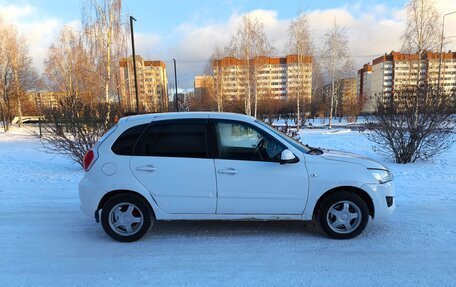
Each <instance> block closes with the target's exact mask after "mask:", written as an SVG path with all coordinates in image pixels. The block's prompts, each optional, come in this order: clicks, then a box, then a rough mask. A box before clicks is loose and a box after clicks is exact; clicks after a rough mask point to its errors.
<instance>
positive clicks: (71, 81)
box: [44, 26, 102, 104]
mask: <svg viewBox="0 0 456 287" xmlns="http://www.w3.org/2000/svg"><path fill="white" fill-rule="evenodd" d="M94 64H95V63H94V62H93V61H92V59H91V57H90V54H89V51H88V50H87V49H86V48H85V47H84V44H83V40H82V35H81V33H80V32H79V31H77V30H75V29H74V28H72V27H69V26H65V27H63V28H62V30H61V31H60V34H59V35H58V37H57V38H56V40H55V41H54V42H53V43H52V44H51V46H50V47H49V49H48V52H47V55H46V58H45V61H44V65H45V71H44V72H45V76H46V77H47V80H48V86H49V87H48V88H49V90H51V91H53V92H57V93H59V94H61V95H62V96H63V97H74V98H75V99H77V100H82V101H83V102H85V103H90V104H93V103H94V102H98V99H97V98H96V97H97V96H96V95H97V94H99V92H101V91H102V89H100V83H99V78H98V77H95V76H94V72H93V69H95V67H94Z"/></svg>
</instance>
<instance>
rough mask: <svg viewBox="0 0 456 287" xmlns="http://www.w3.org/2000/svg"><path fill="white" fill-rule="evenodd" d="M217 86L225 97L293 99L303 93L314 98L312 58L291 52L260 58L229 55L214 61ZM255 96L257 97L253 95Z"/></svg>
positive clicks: (306, 96)
mask: <svg viewBox="0 0 456 287" xmlns="http://www.w3.org/2000/svg"><path fill="white" fill-rule="evenodd" d="M212 68H213V70H214V75H215V86H216V88H217V89H219V92H220V93H221V94H222V97H223V98H224V100H240V99H243V98H244V97H245V95H246V94H247V89H248V87H249V86H250V91H251V95H258V96H259V98H264V97H271V98H274V99H283V100H289V99H292V98H296V96H297V95H298V94H299V96H300V98H302V99H303V100H308V101H310V100H311V91H312V57H311V56H301V57H298V56H297V55H288V56H286V57H283V58H276V57H264V56H260V57H256V58H254V59H252V60H250V61H249V63H247V61H245V60H241V59H237V58H233V57H225V58H222V59H218V60H214V61H213V62H212ZM252 99H253V98H252Z"/></svg>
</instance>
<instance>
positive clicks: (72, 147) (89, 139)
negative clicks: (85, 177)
mask: <svg viewBox="0 0 456 287" xmlns="http://www.w3.org/2000/svg"><path fill="white" fill-rule="evenodd" d="M117 107H118V105H112V107H111V109H110V114H111V118H109V120H108V121H106V117H107V114H108V110H109V109H108V106H107V105H106V104H105V103H95V104H89V103H84V102H83V101H82V100H81V99H80V98H77V97H76V96H74V95H71V96H68V97H62V98H60V99H59V101H58V103H57V106H56V107H46V108H44V109H43V113H44V116H45V118H46V120H47V122H46V124H44V125H43V130H44V132H43V137H42V143H43V146H44V148H45V149H47V150H48V151H49V152H51V153H58V154H63V155H66V156H68V157H69V158H70V159H72V160H73V161H75V162H77V163H79V164H80V165H81V166H82V163H83V159H84V155H85V153H86V152H87V151H88V150H89V149H91V148H92V147H93V146H94V145H95V144H96V142H97V141H98V139H99V138H100V137H101V136H102V135H103V134H104V133H105V132H106V131H107V130H108V129H109V128H110V127H111V126H112V125H114V124H115V121H114V117H116V116H118V115H119V113H118V111H116V110H114V109H115V108H117ZM106 122H107V123H108V124H106Z"/></svg>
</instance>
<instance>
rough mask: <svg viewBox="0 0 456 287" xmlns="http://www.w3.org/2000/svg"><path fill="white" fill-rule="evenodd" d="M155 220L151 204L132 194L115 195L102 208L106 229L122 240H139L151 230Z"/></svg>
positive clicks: (102, 222) (111, 234)
mask: <svg viewBox="0 0 456 287" xmlns="http://www.w3.org/2000/svg"><path fill="white" fill-rule="evenodd" d="M154 222H155V218H154V216H153V213H152V209H151V208H150V206H149V204H148V203H147V202H145V201H144V200H143V199H142V198H140V197H139V196H136V195H132V194H120V195H116V196H113V197H112V198H110V199H109V200H108V201H107V202H106V203H105V205H104V206H103V208H102V210H101V225H102V226H103V229H104V231H105V232H106V234H108V235H109V236H110V237H111V238H113V239H115V240H117V241H120V242H133V241H136V240H139V239H140V238H141V237H143V236H144V235H145V234H146V233H148V232H149V230H150V229H151V228H152V226H153V224H154Z"/></svg>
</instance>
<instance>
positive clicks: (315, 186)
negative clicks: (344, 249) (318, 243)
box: [79, 112, 395, 241]
mask: <svg viewBox="0 0 456 287" xmlns="http://www.w3.org/2000/svg"><path fill="white" fill-rule="evenodd" d="M84 169H85V171H86V173H85V175H84V177H83V179H82V180H81V182H80V184H79V195H80V200H81V209H82V211H83V212H84V213H86V214H87V215H90V216H95V219H96V221H97V222H99V221H100V220H101V223H102V226H103V228H104V230H105V231H106V233H107V234H108V235H109V236H111V237H112V238H114V239H116V240H119V241H135V240H138V239H139V238H141V237H142V236H143V235H144V234H146V233H147V232H148V231H149V229H150V228H151V227H152V226H153V224H154V222H155V220H315V221H316V222H317V223H318V225H319V226H320V228H321V229H322V230H323V231H324V232H325V233H326V234H328V235H329V236H331V237H333V238H338V239H344V238H352V237H355V236H357V235H359V234H360V233H361V232H362V231H363V230H364V228H365V227H366V225H367V223H368V220H369V216H370V217H372V218H375V219H377V218H381V217H385V216H387V215H389V214H391V213H392V212H393V211H394V209H395V202H394V191H393V185H392V182H391V180H392V175H391V173H390V171H389V170H388V169H387V168H386V167H385V166H383V165H381V164H379V163H377V162H375V161H373V160H371V159H369V158H366V157H363V156H359V155H355V154H348V153H344V152H337V151H332V150H324V149H317V148H312V147H309V146H306V145H302V144H301V143H299V142H297V141H295V140H294V139H292V138H290V137H288V136H286V135H284V134H282V133H280V132H278V131H277V130H275V129H274V128H271V127H270V126H269V125H267V124H265V123H262V122H261V121H259V120H257V119H255V118H253V117H249V116H245V115H240V114H230V113H210V112H201V113H200V112H198V113H196V112H195V113H164V114H147V115H139V116H130V117H125V118H122V119H120V121H119V122H118V124H117V125H116V126H114V127H113V128H112V129H111V130H109V131H108V132H107V133H106V134H105V135H104V136H103V137H102V138H101V139H100V141H99V142H98V143H97V144H96V145H95V146H94V147H93V149H91V150H89V151H88V152H87V154H86V156H85V158H84Z"/></svg>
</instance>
